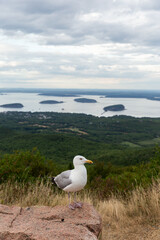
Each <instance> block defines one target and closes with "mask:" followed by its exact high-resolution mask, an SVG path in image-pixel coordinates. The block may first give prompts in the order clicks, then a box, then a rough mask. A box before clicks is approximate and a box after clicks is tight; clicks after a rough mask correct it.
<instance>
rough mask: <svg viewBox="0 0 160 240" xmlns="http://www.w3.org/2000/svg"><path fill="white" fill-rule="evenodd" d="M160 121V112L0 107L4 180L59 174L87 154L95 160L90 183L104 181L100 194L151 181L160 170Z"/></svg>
mask: <svg viewBox="0 0 160 240" xmlns="http://www.w3.org/2000/svg"><path fill="white" fill-rule="evenodd" d="M159 126H160V118H134V117H129V116H114V117H108V118H105V117H94V116H92V115H85V114H71V113H54V112H51V113H50V112H45V113H44V112H43V113H42V112H41V113H31V112H6V113H0V182H4V181H8V180H9V179H14V180H16V181H20V182H23V181H25V182H27V181H34V180H35V179H37V178H38V177H43V178H44V179H45V178H48V177H49V176H55V175H56V174H58V173H59V172H60V171H62V170H66V169H71V168H72V159H73V157H74V156H75V155H83V156H85V157H86V158H88V159H90V160H92V161H93V162H94V165H92V166H87V169H88V185H87V187H88V188H89V189H91V190H92V191H93V192H96V193H97V191H99V188H98V185H100V184H101V190H100V192H98V193H99V196H101V197H102V198H103V197H104V198H106V197H107V196H109V194H110V193H111V192H115V193H116V192H117V191H118V192H121V193H122V194H124V192H125V193H126V192H127V191H129V190H132V189H133V188H134V187H135V186H137V185H143V186H148V184H150V183H151V182H152V180H153V179H156V178H158V176H159V172H160V167H159V166H160V148H159V143H160V128H159ZM96 184H97V187H96Z"/></svg>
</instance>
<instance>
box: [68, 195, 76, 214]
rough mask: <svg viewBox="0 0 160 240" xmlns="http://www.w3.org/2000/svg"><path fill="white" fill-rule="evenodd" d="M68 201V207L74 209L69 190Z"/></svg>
mask: <svg viewBox="0 0 160 240" xmlns="http://www.w3.org/2000/svg"><path fill="white" fill-rule="evenodd" d="M68 202H69V205H68V207H69V208H70V209H72V210H74V209H75V207H74V205H72V204H71V197H70V192H68Z"/></svg>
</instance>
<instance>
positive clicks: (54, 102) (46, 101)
mask: <svg viewBox="0 0 160 240" xmlns="http://www.w3.org/2000/svg"><path fill="white" fill-rule="evenodd" d="M59 103H63V101H56V100H44V101H41V102H40V104H59Z"/></svg>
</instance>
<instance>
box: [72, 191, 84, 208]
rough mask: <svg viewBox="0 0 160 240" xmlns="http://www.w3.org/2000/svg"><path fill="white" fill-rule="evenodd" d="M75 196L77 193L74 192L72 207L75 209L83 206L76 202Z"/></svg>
mask: <svg viewBox="0 0 160 240" xmlns="http://www.w3.org/2000/svg"><path fill="white" fill-rule="evenodd" d="M76 196H77V193H76V192H75V193H74V207H76V208H81V207H82V206H83V203H81V202H77V200H76Z"/></svg>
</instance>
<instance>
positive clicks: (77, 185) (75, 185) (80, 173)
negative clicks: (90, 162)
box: [63, 165, 87, 192]
mask: <svg viewBox="0 0 160 240" xmlns="http://www.w3.org/2000/svg"><path fill="white" fill-rule="evenodd" d="M69 178H70V179H71V181H72V183H71V184H70V185H68V186H67V187H65V188H64V189H63V190H64V191H66V192H77V191H80V190H81V189H83V188H84V186H85V185H86V183H87V170H86V168H85V166H84V165H81V166H78V168H75V169H73V170H72V171H71V175H70V176H69Z"/></svg>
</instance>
